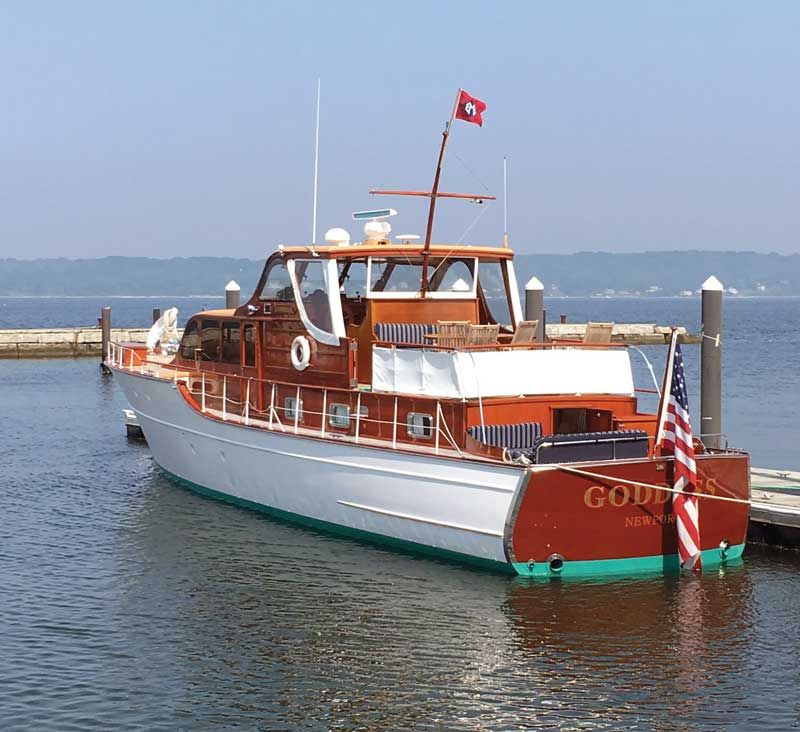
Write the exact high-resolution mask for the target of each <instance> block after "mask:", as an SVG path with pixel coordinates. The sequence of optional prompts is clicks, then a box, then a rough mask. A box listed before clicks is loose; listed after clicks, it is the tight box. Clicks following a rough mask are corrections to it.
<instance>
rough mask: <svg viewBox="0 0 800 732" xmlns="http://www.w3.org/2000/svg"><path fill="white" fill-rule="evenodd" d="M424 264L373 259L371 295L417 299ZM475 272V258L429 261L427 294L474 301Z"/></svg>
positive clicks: (413, 260) (402, 259) (400, 259)
mask: <svg viewBox="0 0 800 732" xmlns="http://www.w3.org/2000/svg"><path fill="white" fill-rule="evenodd" d="M422 261H423V258H422V257H371V258H370V261H369V293H370V295H371V296H374V295H376V294H377V295H378V296H380V295H381V294H383V295H385V296H395V297H398V296H399V297H403V296H405V297H409V296H416V295H418V294H419V288H420V282H421V280H422ZM476 268H477V260H476V259H475V258H474V257H430V259H429V260H428V282H427V290H428V292H429V293H432V294H433V293H435V294H438V295H439V296H444V297H461V298H471V297H474V296H475V271H476Z"/></svg>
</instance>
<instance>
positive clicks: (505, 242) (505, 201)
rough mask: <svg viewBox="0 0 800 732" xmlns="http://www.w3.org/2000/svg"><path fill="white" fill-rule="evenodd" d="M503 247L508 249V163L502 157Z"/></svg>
mask: <svg viewBox="0 0 800 732" xmlns="http://www.w3.org/2000/svg"><path fill="white" fill-rule="evenodd" d="M503 246H504V247H508V161H507V160H506V158H505V156H503Z"/></svg>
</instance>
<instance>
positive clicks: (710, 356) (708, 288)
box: [700, 275, 724, 448]
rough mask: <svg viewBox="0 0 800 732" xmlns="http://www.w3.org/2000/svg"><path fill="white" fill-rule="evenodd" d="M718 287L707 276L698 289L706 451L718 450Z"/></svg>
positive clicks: (719, 397) (719, 366)
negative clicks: (700, 298) (707, 449)
mask: <svg viewBox="0 0 800 732" xmlns="http://www.w3.org/2000/svg"><path fill="white" fill-rule="evenodd" d="M723 289H724V288H723V286H722V283H721V282H720V281H719V280H718V279H717V278H716V277H715V276H714V275H711V276H710V277H709V278H708V279H707V280H706V281H705V282H704V283H703V285H702V296H701V297H702V304H701V309H702V324H701V327H700V334H701V339H702V341H701V346H700V432H701V435H704V436H703V437H702V439H703V442H704V443H705V444H706V445H708V446H709V447H716V448H719V447H721V446H722V436H721V433H722V291H723Z"/></svg>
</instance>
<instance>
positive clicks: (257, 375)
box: [107, 105, 749, 577]
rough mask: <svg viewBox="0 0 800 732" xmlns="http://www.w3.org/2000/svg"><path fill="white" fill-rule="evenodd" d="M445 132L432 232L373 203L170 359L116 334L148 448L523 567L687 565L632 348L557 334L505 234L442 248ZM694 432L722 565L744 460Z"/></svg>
mask: <svg viewBox="0 0 800 732" xmlns="http://www.w3.org/2000/svg"><path fill="white" fill-rule="evenodd" d="M484 106H485V105H484ZM454 109H455V108H454ZM454 114H456V112H455V111H454ZM459 114H460V113H459ZM460 118H463V117H460ZM452 119H453V117H452V116H451V122H452ZM448 129H449V124H448V128H447V129H445V132H444V134H443V142H442V152H441V153H440V156H439V165H438V167H437V173H436V179H435V182H434V186H433V190H432V191H431V192H429V193H419V192H416V193H415V192H411V193H412V194H416V195H425V196H428V197H430V201H431V202H430V214H429V219H428V230H427V236H426V238H425V241H424V242H421V241H417V237H410V236H409V237H402V236H401V237H399V238H397V239H393V238H392V236H391V227H390V226H389V223H388V221H387V218H388V217H389V216H390V215H391V214H393V213H395V212H394V211H393V210H392V209H384V210H377V211H369V212H360V213H357V214H354V218H355V219H356V220H357V221H361V222H366V226H365V229H364V237H363V239H362V241H360V242H351V241H350V237H349V235H348V233H347V232H346V231H344V230H343V229H332V230H330V231H329V232H328V233H327V235H326V237H325V238H326V244H325V245H324V246H323V245H319V246H318V245H308V246H291V247H290V246H287V247H279V249H278V251H276V252H275V253H274V254H272V255H271V256H270V257H269V258H268V259H267V261H266V263H265V266H264V269H263V273H262V275H261V278H260V280H259V282H258V285H257V287H256V288H255V291H254V292H253V294H252V296H251V297H250V298H249V300H248V301H247V302H245V303H244V304H242V305H241V306H240V307H238V308H236V309H227V310H213V311H205V312H201V313H198V314H196V315H194V316H193V317H191V318H190V320H189V321H188V323H187V325H186V328H185V330H184V333H183V336H182V339H181V340H180V343H179V344H176V346H177V350H176V352H174V353H173V352H172V349H169V348H167V347H166V345H167V344H165V343H162V344H161V346H156V347H155V348H148V347H147V345H146V344H130V343H128V344H123V343H112V344H111V346H110V351H109V353H108V356H107V362H108V364H109V365H110V366H111V368H112V370H113V371H114V373H115V375H116V377H117V379H118V381H119V383H120V384H121V386H122V388H123V389H124V391H125V394H126V396H127V398H128V401H129V402H130V405H131V407H132V409H133V410H134V412H135V414H136V417H137V419H138V422H139V424H140V425H141V429H142V430H143V432H144V434H145V436H146V438H147V442H148V444H149V446H150V449H151V450H152V453H153V457H154V458H155V460H156V462H157V463H158V464H159V465H160V466H161V467H162V468H163V469H164V470H165V471H166V472H167V473H169V474H171V475H172V476H174V477H175V478H177V479H178V480H180V481H181V482H182V483H184V484H186V485H188V486H190V487H191V488H194V489H196V490H198V491H200V492H202V493H206V494H209V495H212V496H215V497H218V498H222V499H225V500H229V501H233V502H236V503H240V504H243V505H246V506H249V507H253V508H256V509H259V510H263V511H266V512H269V513H272V514H274V515H277V516H280V517H284V518H289V519H292V520H297V521H300V522H304V523H306V524H310V525H312V526H315V527H322V528H325V529H330V530H333V531H336V532H340V533H345V534H348V535H351V536H355V537H360V538H364V539H368V540H371V541H379V542H383V543H388V544H391V545H393V546H400V547H405V548H407V549H412V550H416V551H423V552H429V553H435V554H439V555H444V556H448V557H451V558H456V559H459V560H465V561H469V562H474V563H479V564H482V565H486V566H490V567H494V568H498V569H504V570H510V571H516V572H517V573H519V574H520V575H524V576H530V577H551V576H555V575H560V576H563V577H569V576H600V575H607V574H613V573H632V572H640V571H665V570H677V569H678V568H679V561H678V549H677V536H676V527H675V515H674V513H673V510H672V498H673V494H674V490H672V486H673V483H674V478H673V474H674V459H673V457H671V456H667V455H661V454H659V450H657V449H655V445H654V442H655V434H656V431H657V426H658V425H657V422H658V419H657V415H655V414H646V413H642V412H641V411H640V410H639V408H638V405H637V398H636V393H635V387H634V383H633V374H632V369H631V362H630V358H629V353H628V349H627V348H626V347H625V346H624V345H622V344H617V343H611V342H610V331H609V332H605V333H604V334H603V333H600V334H599V337H598V338H595V339H594V340H595V341H599V342H544V339H543V338H542V328H541V327H540V326H541V324H540V323H535V322H532V321H526V320H525V319H524V317H523V314H522V308H521V305H520V297H519V288H518V285H517V279H516V276H515V273H514V264H513V256H514V255H513V251H512V250H511V249H510V248H508V247H507V246H496V247H493V246H465V245H462V244H444V245H434V244H431V241H430V239H431V228H432V223H433V210H434V204H435V202H436V199H437V198H438V197H447V196H451V197H456V198H458V197H464V196H461V195H459V194H442V193H438V180H439V172H440V170H441V161H442V154H443V152H444V145H445V143H446V140H447V132H448ZM391 193H398V192H396V191H393V192H391ZM399 193H402V192H399ZM405 193H408V192H405ZM155 335H158V334H155ZM157 340H158V339H157V338H155V337H154V338H151V339H150V345H151V346H152V344H153V343H154V342H156V341H157ZM694 443H695V444H694V448H695V461H696V471H697V486H696V495H697V496H698V498H699V520H700V537H701V546H700V549H701V550H702V555H701V556H702V566H703V567H704V568H709V567H714V566H717V565H719V564H720V563H721V562H725V561H730V560H734V559H737V558H738V557H740V556H741V554H742V551H743V549H744V542H745V534H746V531H747V524H748V499H749V462H748V456H747V455H746V454H745V453H742V452H739V451H736V450H730V449H724V450H723V449H712V448H708V447H705V446H704V445H703V443H702V442H701V441H700V440H698V439H695V440H694Z"/></svg>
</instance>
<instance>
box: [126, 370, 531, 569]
mask: <svg viewBox="0 0 800 732" xmlns="http://www.w3.org/2000/svg"><path fill="white" fill-rule="evenodd" d="M114 373H115V375H116V377H117V378H118V380H119V382H120V384H121V386H122V388H123V389H124V391H125V395H126V396H127V398H128V401H129V402H130V404H131V407H132V408H133V410H134V411H135V412H136V415H137V417H138V419H139V423H140V424H141V427H142V430H143V431H144V434H145V436H146V438H147V441H148V444H149V446H150V449H151V450H152V453H153V457H154V458H155V460H156V462H157V463H158V464H159V465H160V466H161V467H162V468H164V469H165V470H167V471H168V472H170V473H172V474H174V475H176V476H178V477H179V478H182V479H184V480H186V481H189V482H191V483H193V484H195V485H197V486H201V487H203V488H206V489H210V490H212V491H216V492H218V493H221V494H224V495H226V496H230V497H232V498H235V499H239V500H242V501H247V502H250V503H253V504H258V505H259V506H264V507H266V508H269V509H277V510H278V511H282V512H286V513H290V514H294V515H296V516H298V517H302V518H305V519H312V520H315V521H321V522H326V523H328V524H333V525H336V526H337V527H341V528H343V529H347V530H352V531H356V532H368V533H370V534H374V535H378V536H381V537H389V538H391V539H396V540H400V541H404V542H411V543H414V544H418V545H423V546H425V547H429V548H433V549H437V550H442V551H445V552H456V553H458V554H462V555H467V556H469V557H473V558H477V559H481V560H488V561H494V562H501V563H504V564H505V563H507V562H508V559H507V557H506V554H505V551H504V548H503V545H504V542H503V536H504V532H505V527H506V522H507V519H508V518H509V512H510V510H511V506H512V504H513V499H514V496H515V494H516V492H517V491H519V490H520V486H521V484H522V482H523V479H524V477H525V471H524V470H523V469H520V468H511V467H508V468H506V467H503V466H493V465H482V464H480V463H476V462H471V461H461V460H454V459H449V458H443V457H436V456H433V455H416V454H409V453H403V452H398V451H393V450H391V449H377V448H372V447H366V446H359V445H354V444H352V443H342V442H336V441H332V440H322V439H313V438H308V437H303V436H298V435H293V434H284V433H281V432H272V431H267V430H262V429H257V428H253V427H245V426H243V425H238V424H233V423H229V422H228V423H226V422H221V421H219V420H215V419H211V418H207V417H205V416H203V415H202V414H199V413H198V412H197V411H196V410H194V409H193V408H192V407H191V406H189V405H188V404H187V403H186V402H185V401H184V399H183V397H182V396H181V394H180V393H179V392H178V390H177V389H176V388H175V387H174V386H173V384H172V382H170V381H164V380H161V379H155V378H150V377H147V376H141V375H137V374H133V373H130V372H127V371H122V370H119V369H115V371H114Z"/></svg>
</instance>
